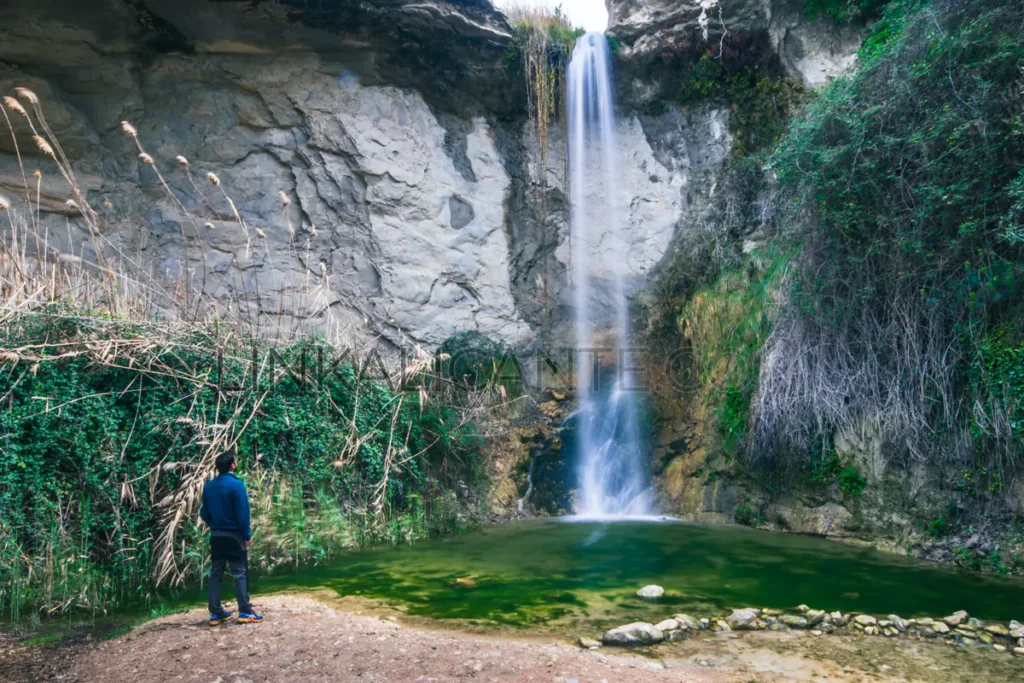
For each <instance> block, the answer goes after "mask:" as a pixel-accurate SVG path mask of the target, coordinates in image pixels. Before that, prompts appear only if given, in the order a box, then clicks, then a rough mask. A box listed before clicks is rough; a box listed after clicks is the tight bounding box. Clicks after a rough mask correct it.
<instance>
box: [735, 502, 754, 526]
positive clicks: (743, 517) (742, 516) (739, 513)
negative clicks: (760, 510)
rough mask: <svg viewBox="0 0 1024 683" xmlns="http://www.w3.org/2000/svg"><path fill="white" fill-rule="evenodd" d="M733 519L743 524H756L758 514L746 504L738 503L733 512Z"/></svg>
mask: <svg viewBox="0 0 1024 683" xmlns="http://www.w3.org/2000/svg"><path fill="white" fill-rule="evenodd" d="M733 519H734V520H735V521H736V523H737V524H742V525H744V526H757V525H758V522H759V519H760V515H758V514H757V513H755V512H754V510H753V509H752V508H751V507H750V506H749V505H748V504H747V503H744V504H743V505H738V506H737V507H736V511H735V512H734V513H733Z"/></svg>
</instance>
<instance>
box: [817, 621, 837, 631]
mask: <svg viewBox="0 0 1024 683" xmlns="http://www.w3.org/2000/svg"><path fill="white" fill-rule="evenodd" d="M820 630H821V632H822V633H834V632H835V630H836V627H835V626H833V625H832V624H829V623H824V624H822V625H821V629H820Z"/></svg>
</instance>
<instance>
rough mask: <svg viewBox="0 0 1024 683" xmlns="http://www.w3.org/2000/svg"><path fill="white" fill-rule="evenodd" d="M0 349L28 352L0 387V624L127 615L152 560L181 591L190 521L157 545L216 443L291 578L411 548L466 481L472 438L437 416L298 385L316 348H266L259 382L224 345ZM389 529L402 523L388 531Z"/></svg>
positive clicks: (150, 333)
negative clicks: (339, 561) (380, 545)
mask: <svg viewBox="0 0 1024 683" xmlns="http://www.w3.org/2000/svg"><path fill="white" fill-rule="evenodd" d="M0 335H2V339H0V344H2V346H3V348H5V349H29V350H30V351H27V352H19V353H28V354H29V356H30V358H28V360H20V359H19V360H18V362H16V363H14V362H7V363H6V364H5V366H4V372H3V373H2V374H0V395H2V396H3V397H4V400H3V409H2V410H0V608H2V609H5V610H7V611H8V612H9V613H10V614H11V616H14V617H17V616H18V615H19V612H20V611H21V610H22V606H24V605H31V606H39V605H47V606H56V612H64V611H68V610H71V609H76V608H77V609H85V610H90V611H96V610H104V609H108V608H109V607H111V606H114V605H116V604H118V603H121V602H125V601H132V600H140V599H142V598H143V597H144V596H145V595H147V594H149V593H150V592H151V590H152V589H153V584H154V581H153V575H152V572H153V571H154V567H155V565H156V563H157V560H158V557H157V556H158V554H161V553H162V552H165V551H166V552H171V553H173V565H172V566H174V567H175V571H174V573H173V574H171V575H169V578H177V579H194V578H197V577H198V576H199V575H200V574H201V572H202V570H203V567H204V562H205V551H204V548H203V546H204V537H205V536H204V531H203V529H202V527H201V525H199V523H198V521H197V519H196V518H195V513H196V511H197V510H198V508H197V507H195V506H192V507H187V506H186V507H184V508H182V510H183V512H184V513H186V514H185V516H184V517H183V518H179V519H177V520H176V521H174V524H175V525H176V526H177V527H178V530H177V532H176V535H175V536H172V538H175V539H177V540H176V541H175V542H174V544H173V545H170V546H168V545H166V544H165V545H162V546H161V545H160V542H159V541H158V539H160V538H161V534H162V533H163V532H165V530H166V529H167V528H168V524H169V520H168V512H172V511H174V510H177V509H178V507H177V506H178V504H179V503H178V501H179V500H181V496H187V495H192V494H191V493H189V491H190V490H191V489H188V488H187V486H186V485H187V483H188V481H190V479H189V477H191V476H192V473H193V472H201V471H209V469H208V468H209V467H210V457H211V456H210V454H209V448H210V444H211V442H216V439H218V438H219V437H220V436H221V435H222V434H224V433H228V434H234V435H235V437H236V438H237V444H236V446H237V451H238V454H239V461H240V465H239V470H240V473H241V474H242V475H243V476H244V477H246V479H247V482H248V485H249V488H250V493H251V495H252V497H253V500H254V508H256V507H258V505H261V504H262V503H260V501H261V500H262V501H264V502H265V503H266V506H267V507H266V509H265V510H264V511H263V512H262V513H261V514H262V518H261V523H262V524H263V528H262V529H261V530H260V531H261V538H260V541H259V542H260V543H267V544H268V546H267V547H268V548H276V549H277V550H274V552H273V553H268V554H272V555H275V556H282V557H287V558H288V559H289V561H293V562H298V561H314V562H315V561H319V560H320V559H324V558H325V557H327V556H329V555H330V554H331V553H332V552H334V551H336V550H338V549H340V548H341V547H346V546H348V545H352V544H358V543H362V542H373V541H375V540H385V539H387V540H404V539H406V538H408V537H410V534H414V535H415V534H423V533H427V530H428V528H429V527H430V523H429V522H428V521H426V520H423V519H422V517H424V516H426V514H432V513H433V512H434V511H435V508H434V506H433V504H432V503H431V502H429V501H430V500H431V499H433V498H435V497H444V496H445V495H446V494H445V493H444V489H445V488H446V487H450V486H452V485H454V483H455V481H456V480H465V481H468V482H470V483H476V481H477V480H478V479H479V478H480V477H481V475H482V462H481V461H480V458H479V457H478V448H479V445H480V439H479V438H478V437H477V435H476V433H475V431H474V428H473V425H472V423H471V422H468V421H466V420H465V419H464V418H463V416H461V415H460V414H459V413H458V412H457V410H456V409H455V408H453V407H450V406H449V405H442V404H439V403H437V402H435V401H431V400H429V398H427V399H424V398H422V397H421V394H420V393H419V392H417V391H408V392H403V393H396V391H395V390H393V389H392V388H390V387H389V386H388V385H387V384H386V383H385V382H382V381H380V380H375V379H371V378H370V374H369V373H367V372H363V371H361V370H360V369H358V368H356V367H354V366H353V365H351V364H350V363H342V364H340V365H338V366H337V367H336V368H334V371H333V372H326V373H324V375H323V376H322V377H315V373H314V369H313V367H312V366H313V362H312V360H310V362H309V366H310V367H309V368H308V369H307V372H306V373H305V376H304V378H303V373H302V372H301V370H300V367H301V365H300V362H301V361H300V359H301V357H302V356H303V355H305V357H307V358H309V359H313V358H317V357H318V354H319V352H324V354H323V355H324V357H326V358H327V359H328V360H327V362H328V365H329V363H330V359H331V358H333V357H334V355H335V351H334V350H333V349H332V348H331V347H329V346H328V345H326V344H324V343H323V342H318V341H316V340H310V341H307V342H303V343H299V344H295V345H292V346H289V347H285V348H279V349H278V351H279V353H280V360H279V361H275V362H276V365H277V368H278V371H277V374H278V375H279V376H277V377H270V374H271V370H270V369H269V367H268V364H267V363H266V362H265V361H266V360H267V356H266V353H267V348H269V347H267V348H263V349H259V351H260V362H258V363H257V364H256V370H257V371H258V373H254V367H253V365H252V363H251V358H252V354H253V352H254V349H253V348H250V347H249V346H248V345H244V344H239V343H237V342H236V343H232V342H231V341H230V338H229V337H226V336H225V337H218V336H215V335H210V334H199V333H194V332H192V333H182V334H178V333H176V332H174V331H173V329H172V330H171V331H169V332H165V331H163V330H161V329H160V328H157V327H153V326H140V325H138V324H133V323H127V322H118V321H102V320H95V319H93V320H90V319H88V318H79V317H71V316H67V317H65V316H56V317H55V316H51V315H48V314H43V313H40V314H25V315H24V316H22V317H20V318H15V319H9V320H8V323H7V324H6V325H5V327H4V330H3V332H2V333H0ZM218 348H221V349H223V353H222V354H220V355H219V354H218V352H217V349H218ZM104 349H106V350H107V351H106V352H104ZM14 355H15V356H18V355H19V354H18V353H15V354H14ZM5 360H9V359H7V358H5ZM285 365H287V366H288V372H282V371H281V370H282V367H283V366H285ZM225 430H226V431H225ZM204 467H205V468H207V469H206V470H204V469H203V468H204ZM200 483H201V482H200ZM272 498H273V502H271V500H272ZM425 501H427V502H426V504H425ZM437 510H438V511H440V508H437ZM445 514H446V513H445ZM407 518H408V519H413V520H416V519H418V518H419V519H420V521H418V522H416V523H415V524H414V525H413V526H412V527H407V529H390V530H389V528H388V525H389V524H391V523H394V522H395V520H404V519H407ZM348 519H356V520H360V522H359V526H354V525H350V524H348V523H347V522H345V523H343V520H348ZM444 524H448V522H444Z"/></svg>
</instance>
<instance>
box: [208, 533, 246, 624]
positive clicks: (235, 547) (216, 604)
mask: <svg viewBox="0 0 1024 683" xmlns="http://www.w3.org/2000/svg"><path fill="white" fill-rule="evenodd" d="M210 557H211V563H210V585H209V600H210V604H209V607H210V614H211V615H214V614H216V615H217V616H223V615H224V607H223V606H221V604H220V587H221V580H222V579H223V578H224V569H225V568H226V567H230V568H231V576H232V578H233V579H234V580H235V598H236V599H237V600H238V611H239V612H252V605H251V604H250V603H249V576H248V574H249V553H247V552H246V549H245V543H244V541H242V540H241V538H239V537H237V536H234V535H221V534H218V533H216V532H214V534H213V535H212V536H211V537H210Z"/></svg>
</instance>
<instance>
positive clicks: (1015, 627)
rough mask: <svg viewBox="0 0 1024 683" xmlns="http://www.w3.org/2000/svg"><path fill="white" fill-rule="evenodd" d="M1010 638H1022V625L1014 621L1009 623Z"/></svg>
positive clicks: (1023, 636)
mask: <svg viewBox="0 0 1024 683" xmlns="http://www.w3.org/2000/svg"><path fill="white" fill-rule="evenodd" d="M1010 637H1011V638H1024V624H1022V623H1020V622H1019V621H1017V620H1016V619H1014V620H1013V621H1011V622H1010Z"/></svg>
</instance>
